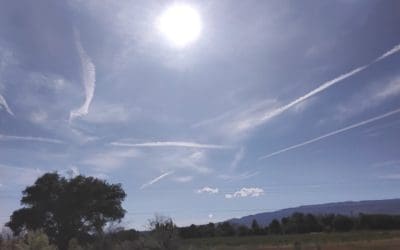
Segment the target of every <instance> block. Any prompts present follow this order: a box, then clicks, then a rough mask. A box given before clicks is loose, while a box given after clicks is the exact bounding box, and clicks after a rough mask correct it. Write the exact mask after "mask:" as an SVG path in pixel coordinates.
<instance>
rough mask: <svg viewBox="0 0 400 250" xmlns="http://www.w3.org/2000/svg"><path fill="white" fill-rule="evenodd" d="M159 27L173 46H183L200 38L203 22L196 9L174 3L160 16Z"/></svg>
mask: <svg viewBox="0 0 400 250" xmlns="http://www.w3.org/2000/svg"><path fill="white" fill-rule="evenodd" d="M157 28H158V29H159V31H160V32H161V33H162V34H163V35H164V36H165V37H166V39H167V40H168V41H169V42H170V43H171V44H172V45H173V46H176V47H179V48H182V47H185V46H186V45H188V44H191V43H193V42H194V41H196V40H197V39H198V38H199V36H200V33H201V29H202V24H201V18H200V15H199V13H198V12H197V11H196V9H194V8H192V7H191V6H189V5H186V4H174V5H172V6H170V7H168V8H167V9H166V10H165V11H164V12H163V13H162V14H161V16H160V17H159V18H158V20H157Z"/></svg>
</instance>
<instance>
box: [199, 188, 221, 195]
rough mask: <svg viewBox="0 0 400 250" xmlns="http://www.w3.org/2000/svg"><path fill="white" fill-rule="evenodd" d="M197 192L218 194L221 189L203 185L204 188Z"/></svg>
mask: <svg viewBox="0 0 400 250" xmlns="http://www.w3.org/2000/svg"><path fill="white" fill-rule="evenodd" d="M196 193H198V194H202V193H208V194H218V193H219V190H218V188H210V187H203V188H202V189H199V190H197V191H196Z"/></svg>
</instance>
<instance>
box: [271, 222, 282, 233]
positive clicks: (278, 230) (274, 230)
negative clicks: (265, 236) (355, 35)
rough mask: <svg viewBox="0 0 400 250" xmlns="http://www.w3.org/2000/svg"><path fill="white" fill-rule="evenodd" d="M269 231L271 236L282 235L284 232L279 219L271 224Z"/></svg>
mask: <svg viewBox="0 0 400 250" xmlns="http://www.w3.org/2000/svg"><path fill="white" fill-rule="evenodd" d="M268 230H269V232H270V233H271V234H280V233H281V232H282V229H281V224H280V223H279V221H278V220H277V219H274V220H273V221H271V223H270V224H269V226H268Z"/></svg>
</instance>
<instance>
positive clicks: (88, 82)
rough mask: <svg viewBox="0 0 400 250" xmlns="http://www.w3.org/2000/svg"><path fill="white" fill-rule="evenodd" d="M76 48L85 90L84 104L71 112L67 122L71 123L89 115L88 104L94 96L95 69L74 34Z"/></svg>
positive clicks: (77, 35)
mask: <svg viewBox="0 0 400 250" xmlns="http://www.w3.org/2000/svg"><path fill="white" fill-rule="evenodd" d="M75 36H76V47H77V49H78V53H79V57H80V59H81V64H82V81H83V86H84V88H85V102H84V103H83V104H82V106H80V107H79V108H77V109H74V110H72V111H71V113H70V115H69V120H70V121H72V120H73V119H75V118H77V117H81V116H84V115H87V114H88V113H89V107H90V103H91V102H92V99H93V96H94V89H95V87H96V68H95V66H94V64H93V62H92V60H91V59H90V57H89V56H88V55H87V54H86V51H85V50H84V49H83V47H82V44H81V40H80V37H79V34H78V33H77V32H75Z"/></svg>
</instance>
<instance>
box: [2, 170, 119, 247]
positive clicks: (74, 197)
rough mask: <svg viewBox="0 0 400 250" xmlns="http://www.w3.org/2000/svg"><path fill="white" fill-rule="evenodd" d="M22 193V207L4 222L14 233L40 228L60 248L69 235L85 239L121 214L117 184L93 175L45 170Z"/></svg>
mask: <svg viewBox="0 0 400 250" xmlns="http://www.w3.org/2000/svg"><path fill="white" fill-rule="evenodd" d="M22 193H23V197H22V199H21V204H22V205H23V206H24V207H23V208H21V209H19V210H16V211H14V213H13V214H12V215H11V218H10V221H9V222H8V223H7V224H6V225H7V226H8V227H9V228H11V230H12V231H13V232H14V234H16V235H17V234H19V233H21V232H23V231H26V230H37V229H42V230H44V232H45V233H46V234H47V235H48V236H49V239H50V241H51V242H53V243H55V244H56V245H57V246H58V247H59V248H60V249H66V248H67V246H68V241H69V240H70V239H72V238H76V239H78V240H80V241H87V240H89V239H90V238H93V236H96V235H99V234H102V232H103V227H104V225H105V224H106V223H107V222H111V221H118V220H120V219H121V218H123V217H124V215H125V210H124V209H123V208H122V201H123V200H124V198H125V197H126V194H125V192H124V190H123V189H122V187H121V185H120V184H109V183H107V182H106V181H104V180H100V179H96V178H93V177H85V176H82V175H79V176H76V177H74V178H70V179H67V178H64V177H62V176H60V175H59V174H57V173H47V174H44V175H43V176H41V177H39V178H38V179H37V180H36V182H35V183H34V185H32V186H28V187H27V188H26V189H25V190H24V191H23V192H22Z"/></svg>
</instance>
